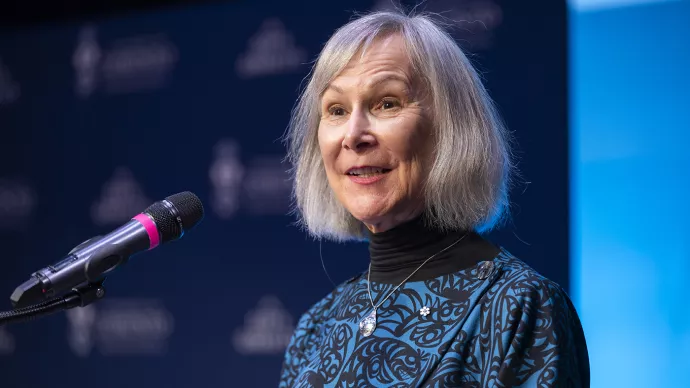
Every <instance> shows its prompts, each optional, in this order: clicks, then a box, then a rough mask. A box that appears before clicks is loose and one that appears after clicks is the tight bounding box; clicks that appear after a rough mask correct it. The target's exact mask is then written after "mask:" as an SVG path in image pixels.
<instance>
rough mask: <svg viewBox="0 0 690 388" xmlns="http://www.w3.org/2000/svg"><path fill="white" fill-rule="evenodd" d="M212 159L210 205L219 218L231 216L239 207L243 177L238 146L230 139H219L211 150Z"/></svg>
mask: <svg viewBox="0 0 690 388" xmlns="http://www.w3.org/2000/svg"><path fill="white" fill-rule="evenodd" d="M213 153H214V160H213V163H212V164H211V168H210V170H209V178H210V179H211V186H213V187H212V191H211V197H212V198H211V206H212V207H213V210H214V212H215V213H216V215H217V216H218V217H219V218H221V219H228V218H230V217H232V216H233V215H234V214H235V212H236V211H237V209H238V208H239V193H240V187H241V185H242V179H243V178H244V166H243V165H242V163H241V162H240V159H239V153H240V147H239V145H238V144H237V142H236V141H234V140H232V139H223V140H221V141H219V142H218V143H217V144H216V146H215V147H214V150H213Z"/></svg>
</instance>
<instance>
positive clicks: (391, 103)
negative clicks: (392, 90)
mask: <svg viewBox="0 0 690 388" xmlns="http://www.w3.org/2000/svg"><path fill="white" fill-rule="evenodd" d="M399 107H400V101H398V100H396V99H394V98H385V99H383V100H382V101H381V103H380V104H379V108H380V109H381V110H384V111H385V110H388V111H389V110H392V109H396V108H399Z"/></svg>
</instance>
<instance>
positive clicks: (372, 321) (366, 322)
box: [359, 309, 376, 337]
mask: <svg viewBox="0 0 690 388" xmlns="http://www.w3.org/2000/svg"><path fill="white" fill-rule="evenodd" d="M374 330H376V309H374V311H372V312H371V314H369V315H367V316H366V317H364V319H362V320H361V321H360V322H359V332H360V333H362V335H363V336H365V337H369V336H370V335H371V334H372V333H373V332H374Z"/></svg>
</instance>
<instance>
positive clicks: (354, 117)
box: [343, 110, 377, 152]
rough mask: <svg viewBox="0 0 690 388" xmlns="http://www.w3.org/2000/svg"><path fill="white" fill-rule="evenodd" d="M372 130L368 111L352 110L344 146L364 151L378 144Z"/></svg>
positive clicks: (352, 149) (348, 148)
mask: <svg viewBox="0 0 690 388" xmlns="http://www.w3.org/2000/svg"><path fill="white" fill-rule="evenodd" d="M371 130H372V128H371V122H370V120H369V118H368V117H367V115H366V112H363V111H361V110H359V111H355V112H352V114H351V115H350V118H349V120H348V122H347V129H346V132H345V137H344V138H343V148H345V149H347V150H351V151H355V152H362V151H365V150H367V149H369V148H372V147H374V146H376V144H377V143H376V137H375V136H374V134H373V133H372V131H371Z"/></svg>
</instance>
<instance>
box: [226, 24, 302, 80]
mask: <svg viewBox="0 0 690 388" xmlns="http://www.w3.org/2000/svg"><path fill="white" fill-rule="evenodd" d="M306 59H307V52H306V50H305V49H303V48H301V47H298V46H297V45H295V39H294V37H293V35H292V33H290V32H289V31H287V30H286V29H285V26H284V25H283V22H282V21H280V19H277V18H272V19H267V20H265V21H264V22H263V23H262V24H261V27H260V28H259V31H258V32H257V33H256V34H255V35H254V36H252V37H251V38H249V42H248V47H247V51H246V52H245V53H243V54H240V56H239V58H237V62H236V63H235V68H236V70H237V74H238V75H239V76H240V77H241V78H254V77H260V76H267V75H274V74H285V73H290V72H293V71H295V70H297V69H299V68H300V66H301V65H302V64H304V63H305V62H306Z"/></svg>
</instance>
